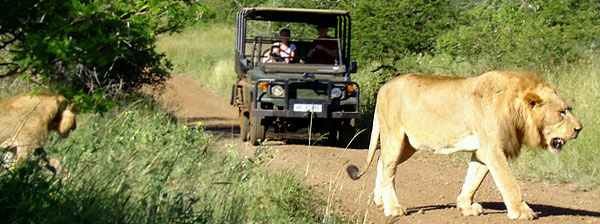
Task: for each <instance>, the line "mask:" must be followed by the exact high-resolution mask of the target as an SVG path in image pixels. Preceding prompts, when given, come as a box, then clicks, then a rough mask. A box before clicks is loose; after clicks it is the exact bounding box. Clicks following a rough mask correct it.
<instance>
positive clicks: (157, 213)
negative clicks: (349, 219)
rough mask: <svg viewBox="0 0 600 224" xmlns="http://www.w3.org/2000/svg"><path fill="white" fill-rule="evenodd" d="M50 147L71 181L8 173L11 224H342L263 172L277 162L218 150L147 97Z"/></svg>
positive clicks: (36, 172) (289, 181) (31, 172)
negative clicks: (272, 162)
mask: <svg viewBox="0 0 600 224" xmlns="http://www.w3.org/2000/svg"><path fill="white" fill-rule="evenodd" d="M78 121H79V122H78V129H77V130H75V131H74V132H72V134H71V136H70V137H69V138H67V139H59V138H58V137H57V135H53V136H52V137H51V140H50V141H49V143H48V144H47V145H46V147H45V149H46V151H47V152H48V154H49V155H52V156H54V157H55V158H57V159H58V160H60V161H62V163H63V166H64V167H66V169H68V170H69V171H70V177H68V178H67V179H65V180H64V181H61V179H57V178H52V175H51V174H50V172H49V171H46V170H45V169H41V168H39V166H38V165H37V163H36V162H30V163H22V164H20V165H18V166H17V167H10V168H9V169H1V170H0V189H1V191H0V220H2V222H3V223H76V222H77V223H265V222H267V223H339V222H341V219H340V218H339V217H338V216H335V215H330V214H329V213H326V212H325V211H327V204H326V202H325V201H323V200H320V199H318V197H317V196H316V195H315V193H313V192H312V191H310V190H308V189H307V188H306V187H305V186H303V184H301V183H302V182H301V181H299V180H297V179H296V178H294V177H293V176H292V175H290V174H286V173H278V174H269V173H266V172H265V171H264V169H263V166H264V165H265V162H266V161H268V159H269V158H270V156H272V155H269V154H267V153H265V150H264V149H263V148H259V149H258V150H257V151H256V153H255V154H254V156H251V157H249V158H239V157H237V156H236V154H235V153H231V152H228V151H221V150H215V149H214V147H213V146H212V145H211V135H210V134H209V133H207V132H205V131H204V130H203V128H202V125H201V124H200V123H199V124H198V125H197V126H193V127H188V126H184V125H182V124H180V123H178V122H177V121H176V120H175V119H174V118H173V117H172V116H170V115H169V114H165V113H163V112H161V111H160V110H158V109H156V108H155V106H154V104H152V103H150V102H147V101H145V100H141V101H140V100H138V101H135V102H128V103H126V104H121V106H119V107H118V108H115V109H114V110H112V111H110V112H108V113H107V114H104V116H100V115H83V116H80V119H79V120H78Z"/></svg>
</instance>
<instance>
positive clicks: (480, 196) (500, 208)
mask: <svg viewBox="0 0 600 224" xmlns="http://www.w3.org/2000/svg"><path fill="white" fill-rule="evenodd" d="M160 99H161V101H162V102H163V103H164V104H165V106H166V107H167V108H168V109H170V110H172V111H174V112H175V114H176V116H178V117H179V118H180V119H183V120H186V121H188V122H190V123H193V124H195V123H197V122H202V124H203V125H204V126H205V128H206V130H209V131H211V132H213V133H214V135H215V136H216V137H217V139H219V140H218V141H217V145H218V146H219V145H223V146H224V145H226V144H227V145H234V146H235V147H237V148H239V152H240V153H242V154H249V153H250V152H252V151H253V150H254V149H255V147H252V146H249V145H248V144H246V143H244V142H241V141H239V140H238V138H237V137H238V134H239V127H238V126H237V109H236V108H234V107H232V106H230V105H229V102H228V100H226V99H222V98H218V97H216V96H214V95H213V94H211V93H210V91H207V90H206V89H204V88H203V87H202V86H201V85H199V84H197V83H195V82H194V81H192V80H191V79H188V78H186V77H182V76H176V75H175V76H174V77H173V79H171V80H170V81H169V83H168V87H167V90H166V92H165V93H164V94H162V95H161V96H160ZM268 151H269V152H270V153H273V155H274V159H273V161H272V162H271V163H269V165H268V169H271V170H284V169H285V170H289V171H291V172H293V173H295V174H296V175H298V176H300V177H303V178H305V179H306V183H307V184H308V185H310V186H314V188H315V189H316V190H317V191H318V192H320V193H321V194H322V196H323V198H324V199H325V200H327V201H328V202H331V203H333V204H334V205H338V206H340V207H341V208H342V210H343V211H345V213H344V215H345V216H346V217H347V218H350V219H352V220H359V221H363V220H364V221H365V223H515V222H523V221H511V220H509V219H508V217H507V216H506V210H505V209H506V208H505V206H504V203H503V201H502V197H501V196H500V193H499V191H498V190H497V188H496V186H495V185H494V183H493V181H492V180H491V178H490V177H489V176H488V178H486V180H485V181H484V184H483V185H482V186H481V188H480V189H479V191H478V193H477V194H476V196H475V200H476V201H478V202H480V203H481V204H482V205H483V208H484V214H483V215H480V216H477V217H463V216H461V215H460V213H459V212H458V211H457V210H456V209H455V208H454V207H455V202H456V201H455V200H456V196H457V195H458V193H459V191H460V188H461V186H462V183H463V178H464V176H465V174H466V170H467V164H463V163H459V162H457V161H455V160H451V159H448V158H447V157H445V156H437V155H430V154H426V153H417V154H416V155H415V156H413V158H411V159H410V160H408V161H407V162H405V163H403V164H402V165H400V166H399V167H398V172H397V175H396V187H397V194H398V198H399V200H400V202H401V204H402V205H403V206H405V207H407V209H408V212H409V214H408V215H407V216H403V217H396V218H386V217H384V216H383V211H382V210H380V209H378V208H377V207H376V206H375V205H374V204H373V203H372V201H370V197H371V193H372V190H373V187H374V184H375V175H376V174H375V169H374V166H372V167H371V169H370V170H369V171H368V172H367V174H365V176H363V178H361V179H360V180H357V181H352V180H350V178H348V177H347V176H346V174H345V167H346V165H347V164H355V165H357V166H359V167H360V168H361V169H362V167H363V164H364V163H365V160H366V157H367V151H366V150H356V149H348V150H344V149H343V148H335V147H324V146H307V145H306V144H304V145H301V144H283V143H282V142H270V143H269V144H268ZM521 188H522V191H523V197H524V199H525V200H526V201H527V202H528V204H529V206H530V207H531V208H533V210H534V211H536V212H538V214H539V218H538V219H536V220H534V221H531V222H527V223H600V191H597V190H596V191H590V192H574V191H573V190H572V189H573V188H572V186H567V185H551V184H543V183H533V182H521Z"/></svg>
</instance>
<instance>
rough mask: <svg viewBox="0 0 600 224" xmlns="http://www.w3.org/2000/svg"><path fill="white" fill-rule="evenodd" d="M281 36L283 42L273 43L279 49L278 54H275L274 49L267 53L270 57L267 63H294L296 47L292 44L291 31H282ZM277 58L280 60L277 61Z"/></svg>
mask: <svg viewBox="0 0 600 224" xmlns="http://www.w3.org/2000/svg"><path fill="white" fill-rule="evenodd" d="M279 36H280V37H281V42H275V43H273V47H277V51H278V52H275V50H274V48H271V50H270V51H269V52H267V54H268V55H267V60H266V61H270V62H285V63H290V62H294V57H295V56H296V45H295V44H294V43H290V36H291V31H290V30H289V29H282V30H281V31H279ZM275 57H278V59H275Z"/></svg>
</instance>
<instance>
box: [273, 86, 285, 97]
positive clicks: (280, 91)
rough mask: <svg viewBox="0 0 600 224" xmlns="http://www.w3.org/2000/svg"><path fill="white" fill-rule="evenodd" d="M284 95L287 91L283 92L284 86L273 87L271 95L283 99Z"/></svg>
mask: <svg viewBox="0 0 600 224" xmlns="http://www.w3.org/2000/svg"><path fill="white" fill-rule="evenodd" d="M284 93H285V90H283V86H281V85H274V86H273V87H271V95H273V96H274V97H282V96H283V94H284Z"/></svg>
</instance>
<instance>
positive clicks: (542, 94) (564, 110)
mask: <svg viewBox="0 0 600 224" xmlns="http://www.w3.org/2000/svg"><path fill="white" fill-rule="evenodd" d="M537 95H538V96H539V98H538V99H537V100H536V102H530V104H534V105H531V106H532V111H533V113H534V116H533V118H534V119H536V120H537V122H536V123H537V125H538V127H539V131H540V134H541V137H542V138H541V142H540V143H541V145H542V146H545V147H548V149H549V150H550V151H551V152H553V153H558V152H560V150H561V148H562V146H563V145H564V144H565V143H566V142H567V141H568V140H571V139H574V138H577V135H578V134H579V132H580V131H581V129H582V126H581V123H579V121H578V120H577V118H576V117H575V115H574V114H573V113H572V112H571V106H570V105H569V104H568V103H567V102H566V101H565V99H564V98H563V97H562V96H561V95H560V94H558V92H557V91H556V90H555V89H554V88H552V87H549V86H545V87H543V88H541V90H539V91H537Z"/></svg>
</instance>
